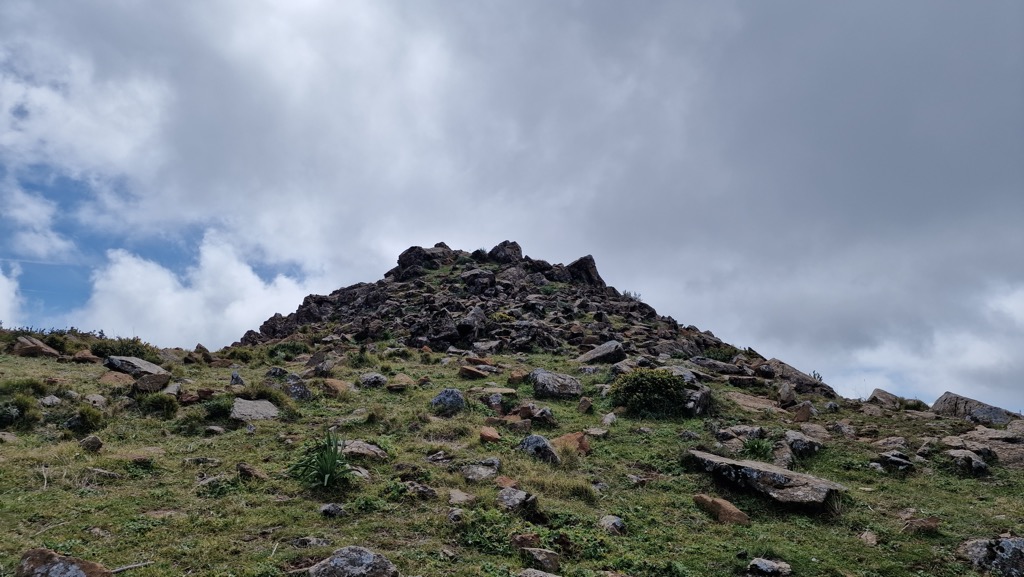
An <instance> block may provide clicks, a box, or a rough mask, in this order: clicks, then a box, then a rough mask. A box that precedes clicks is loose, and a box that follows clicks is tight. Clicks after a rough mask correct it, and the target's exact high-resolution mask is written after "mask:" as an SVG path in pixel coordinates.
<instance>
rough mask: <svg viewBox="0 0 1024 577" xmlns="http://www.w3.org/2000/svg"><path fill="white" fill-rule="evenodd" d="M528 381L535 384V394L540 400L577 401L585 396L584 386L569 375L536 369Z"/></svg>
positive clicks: (528, 377)
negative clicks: (581, 396)
mask: <svg viewBox="0 0 1024 577" xmlns="http://www.w3.org/2000/svg"><path fill="white" fill-rule="evenodd" d="M527 380H528V381H529V382H530V383H532V384H533V394H534V396H536V397H537V398H538V399H543V398H554V399H577V398H579V397H580V395H582V394H583V385H582V384H581V383H580V382H579V381H578V380H576V379H575V378H574V377H571V376H569V375H564V374H561V373H552V372H551V371H546V370H544V369H534V370H533V372H531V373H530V374H529V375H528V376H527Z"/></svg>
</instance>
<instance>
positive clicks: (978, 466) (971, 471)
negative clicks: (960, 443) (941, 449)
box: [946, 449, 988, 477]
mask: <svg viewBox="0 0 1024 577" xmlns="http://www.w3.org/2000/svg"><path fill="white" fill-rule="evenodd" d="M946 455H947V456H948V457H949V458H950V459H952V460H953V466H954V467H956V468H957V469H958V470H959V471H960V472H962V473H965V474H967V475H972V476H975V477H980V476H983V475H987V474H988V463H986V462H985V460H984V459H982V458H981V457H979V456H978V455H977V453H975V452H973V451H968V450H966V449H951V450H949V451H946Z"/></svg>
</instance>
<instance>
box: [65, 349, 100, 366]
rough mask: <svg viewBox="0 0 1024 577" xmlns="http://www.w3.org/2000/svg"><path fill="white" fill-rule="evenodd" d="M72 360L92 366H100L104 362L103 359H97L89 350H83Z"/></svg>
mask: <svg viewBox="0 0 1024 577" xmlns="http://www.w3.org/2000/svg"><path fill="white" fill-rule="evenodd" d="M71 360H72V361H73V362H76V363H82V364H88V363H92V364H95V365H98V364H100V363H102V362H103V359H101V358H99V357H97V356H96V355H94V354H92V351H90V350H89V349H82V350H80V351H78V352H77V353H75V354H74V355H73V356H72V357H71Z"/></svg>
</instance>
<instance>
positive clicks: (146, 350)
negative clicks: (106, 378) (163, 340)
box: [90, 337, 163, 365]
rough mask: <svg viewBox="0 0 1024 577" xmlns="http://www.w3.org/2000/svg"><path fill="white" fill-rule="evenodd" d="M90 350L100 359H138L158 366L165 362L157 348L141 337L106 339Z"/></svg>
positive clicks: (95, 344)
mask: <svg viewBox="0 0 1024 577" xmlns="http://www.w3.org/2000/svg"><path fill="white" fill-rule="evenodd" d="M90 348H91V349H92V354H94V355H96V356H97V357H100V358H106V357H136V358H139V359H142V360H145V361H149V362H151V363H153V364H157V365H159V364H160V363H161V362H163V360H162V359H161V358H160V353H159V351H158V350H157V348H156V347H154V346H153V345H151V344H149V343H147V342H145V341H143V340H142V339H140V338H139V337H132V338H130V339H125V338H120V337H119V338H116V339H104V340H101V341H99V342H97V343H94V344H93V345H92V346H91V347H90Z"/></svg>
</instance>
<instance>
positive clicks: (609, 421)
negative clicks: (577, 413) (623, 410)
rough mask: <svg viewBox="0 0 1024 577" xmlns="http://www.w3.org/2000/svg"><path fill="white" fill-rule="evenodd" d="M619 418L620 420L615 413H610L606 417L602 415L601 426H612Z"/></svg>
mask: <svg viewBox="0 0 1024 577" xmlns="http://www.w3.org/2000/svg"><path fill="white" fill-rule="evenodd" d="M617 420H619V418H618V417H617V416H615V413H608V414H607V415H605V416H604V417H601V426H602V427H610V426H612V425H613V424H615V421H617Z"/></svg>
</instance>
